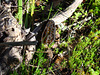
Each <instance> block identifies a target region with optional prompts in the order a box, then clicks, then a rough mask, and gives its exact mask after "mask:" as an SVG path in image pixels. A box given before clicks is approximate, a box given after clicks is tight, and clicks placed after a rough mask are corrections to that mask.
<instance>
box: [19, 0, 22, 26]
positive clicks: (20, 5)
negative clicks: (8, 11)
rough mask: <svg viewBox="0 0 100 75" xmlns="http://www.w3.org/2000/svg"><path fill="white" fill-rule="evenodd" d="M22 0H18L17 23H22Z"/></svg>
mask: <svg viewBox="0 0 100 75" xmlns="http://www.w3.org/2000/svg"><path fill="white" fill-rule="evenodd" d="M22 12H23V11H22V0H18V19H19V24H21V25H22V23H23V22H22V20H23V18H22Z"/></svg>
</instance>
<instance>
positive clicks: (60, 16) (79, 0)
mask: <svg viewBox="0 0 100 75" xmlns="http://www.w3.org/2000/svg"><path fill="white" fill-rule="evenodd" d="M82 1H83V0H75V2H74V3H73V4H71V5H70V6H69V7H68V8H66V9H65V11H62V12H60V13H58V14H57V15H56V16H55V17H54V18H51V20H53V21H54V22H55V25H58V24H60V23H61V22H63V21H65V20H66V19H68V18H69V17H70V16H71V15H72V14H73V12H74V11H75V10H76V8H77V7H78V6H79V5H80V4H81V3H82Z"/></svg>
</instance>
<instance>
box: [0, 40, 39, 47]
mask: <svg viewBox="0 0 100 75" xmlns="http://www.w3.org/2000/svg"><path fill="white" fill-rule="evenodd" d="M36 44H37V41H20V42H4V43H0V46H8V47H9V46H22V45H36Z"/></svg>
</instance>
